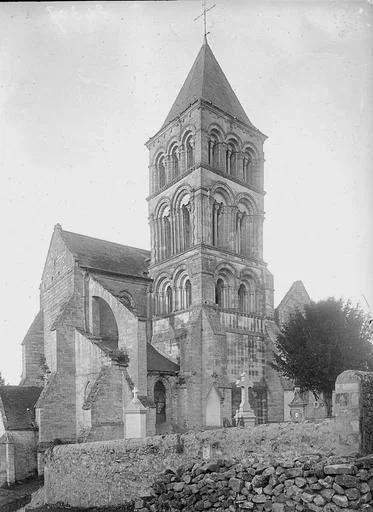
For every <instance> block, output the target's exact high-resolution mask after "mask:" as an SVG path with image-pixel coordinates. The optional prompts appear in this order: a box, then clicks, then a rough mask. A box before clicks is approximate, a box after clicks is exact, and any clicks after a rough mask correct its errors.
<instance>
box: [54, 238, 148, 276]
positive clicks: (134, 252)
mask: <svg viewBox="0 0 373 512" xmlns="http://www.w3.org/2000/svg"><path fill="white" fill-rule="evenodd" d="M61 236H62V238H63V240H64V242H65V244H66V246H67V248H68V249H69V250H70V251H71V252H72V253H73V254H74V256H76V258H77V259H78V260H79V264H80V265H81V266H82V267H88V268H91V269H95V270H103V271H106V272H113V273H115V274H122V275H127V276H134V277H142V278H147V277H148V273H147V272H148V267H149V263H150V251H147V250H145V249H138V248H136V247H129V246H127V245H121V244H117V243H114V242H108V241H106V240H100V239H99V238H92V237H90V236H86V235H79V234H78V233H72V232H71V231H65V230H62V229H61Z"/></svg>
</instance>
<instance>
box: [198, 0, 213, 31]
mask: <svg viewBox="0 0 373 512" xmlns="http://www.w3.org/2000/svg"><path fill="white" fill-rule="evenodd" d="M215 6H216V4H214V5H212V6H211V7H209V8H208V9H206V0H202V9H203V10H202V13H201V14H200V15H199V16H197V18H194V21H197V20H199V18H202V16H203V28H204V36H203V37H204V38H205V40H206V39H207V34H209V33H210V32H207V26H206V13H208V12H209V11H211V9H213V8H214V7H215Z"/></svg>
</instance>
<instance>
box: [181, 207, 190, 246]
mask: <svg viewBox="0 0 373 512" xmlns="http://www.w3.org/2000/svg"><path fill="white" fill-rule="evenodd" d="M182 215H183V238H184V244H183V245H184V250H185V249H188V248H189V247H190V246H191V243H190V238H191V237H190V235H191V233H190V213H189V205H183V206H182Z"/></svg>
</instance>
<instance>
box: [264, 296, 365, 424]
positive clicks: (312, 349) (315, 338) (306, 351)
mask: <svg viewBox="0 0 373 512" xmlns="http://www.w3.org/2000/svg"><path fill="white" fill-rule="evenodd" d="M370 340H371V333H370V328H369V318H368V316H367V315H366V314H365V313H364V312H363V310H362V309H361V308H360V307H359V306H352V304H351V302H349V301H348V302H343V301H342V300H335V299H333V298H330V299H328V300H325V301H320V302H317V303H315V302H313V303H311V304H310V305H307V306H305V307H304V310H303V311H299V310H298V311H296V312H295V313H294V314H293V315H292V316H291V317H290V318H289V320H288V321H287V323H286V324H284V325H282V327H281V333H280V334H279V335H278V337H277V347H276V348H277V351H276V352H274V354H273V355H274V362H273V364H272V366H273V367H274V368H275V369H276V370H277V371H279V373H280V374H281V375H283V376H284V377H287V378H289V379H291V380H293V381H294V382H295V383H296V384H297V385H298V386H299V387H300V388H301V389H302V390H304V391H312V392H313V394H314V395H315V397H316V398H317V397H318V396H319V395H320V393H323V395H324V398H325V401H326V406H327V410H328V414H329V415H330V413H331V397H332V392H333V389H334V384H335V379H336V378H337V376H338V375H339V374H340V373H341V372H343V371H344V370H373V344H372V343H371V341H370Z"/></svg>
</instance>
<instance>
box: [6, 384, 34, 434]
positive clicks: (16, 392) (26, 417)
mask: <svg viewBox="0 0 373 512" xmlns="http://www.w3.org/2000/svg"><path fill="white" fill-rule="evenodd" d="M41 391H42V388H39V387H36V386H0V400H1V402H2V405H3V408H4V413H5V420H6V428H7V429H9V430H27V429H31V428H32V427H33V422H34V420H35V414H34V406H35V404H36V402H37V399H38V398H39V395H40V393H41Z"/></svg>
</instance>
